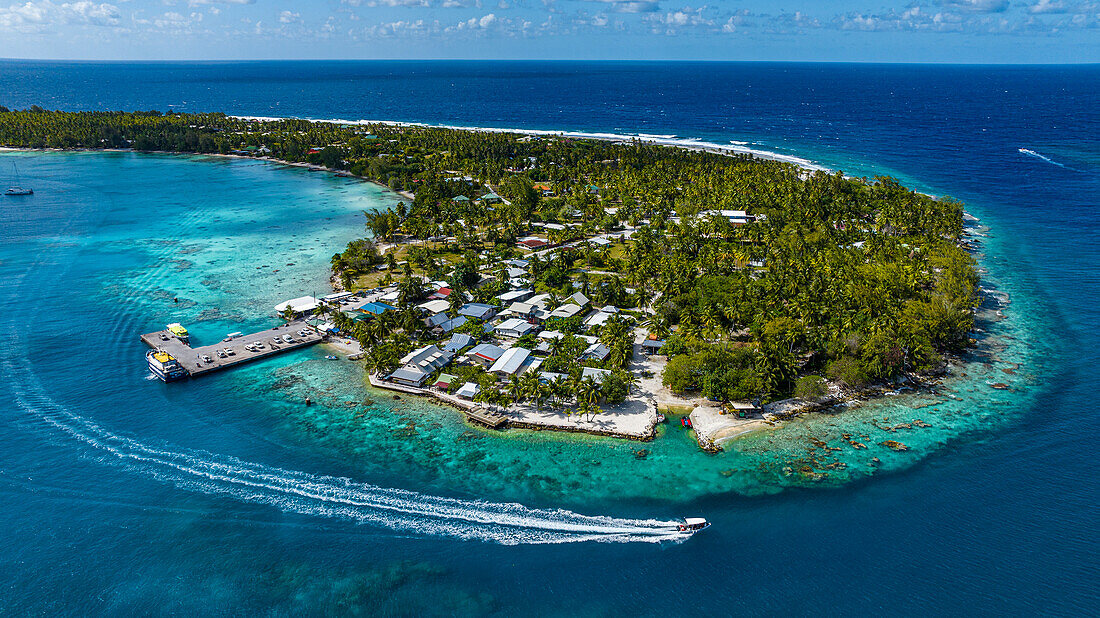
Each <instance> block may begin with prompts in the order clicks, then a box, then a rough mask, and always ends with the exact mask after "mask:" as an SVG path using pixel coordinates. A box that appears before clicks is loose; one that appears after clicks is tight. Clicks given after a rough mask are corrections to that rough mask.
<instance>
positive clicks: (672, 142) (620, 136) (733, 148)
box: [232, 116, 831, 172]
mask: <svg viewBox="0 0 1100 618" xmlns="http://www.w3.org/2000/svg"><path fill="white" fill-rule="evenodd" d="M232 117H233V118H239V119H241V120H257V121H278V120H308V121H309V122H328V123H332V124H347V125H368V124H378V125H386V126H392V127H427V128H436V129H455V130H460V131H481V132H484V133H515V134H517V135H537V136H559V137H573V138H578V139H598V140H605V141H615V142H617V141H627V142H628V141H631V140H637V141H639V142H646V143H650V144H658V145H661V146H675V147H678V148H687V149H692V150H707V151H712V152H718V153H720V154H750V155H752V156H754V157H759V158H761V159H771V160H773V161H782V162H784V163H791V164H794V165H797V166H798V167H802V168H805V169H808V170H811V171H824V172H828V171H831V170H829V168H827V167H825V166H823V165H820V164H817V163H814V162H813V161H810V160H809V159H804V158H802V157H796V156H794V155H785V154H779V153H777V152H771V151H769V150H759V149H755V148H748V147H746V146H745V145H744V144H745V142H735V141H731V142H730V143H729V144H718V143H714V142H705V141H703V140H701V139H700V138H697V137H692V138H680V137H676V136H675V135H670V136H665V135H647V134H645V133H638V134H634V135H630V134H624V133H601V132H587V131H549V130H544V129H510V128H503V127H468V126H461V125H447V124H429V123H424V122H400V121H395V120H345V119H342V118H325V119H313V118H279V117H275V116H232Z"/></svg>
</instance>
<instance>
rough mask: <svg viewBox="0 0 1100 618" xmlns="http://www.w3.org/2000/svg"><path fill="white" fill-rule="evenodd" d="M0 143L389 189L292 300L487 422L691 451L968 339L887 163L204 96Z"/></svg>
mask: <svg viewBox="0 0 1100 618" xmlns="http://www.w3.org/2000/svg"><path fill="white" fill-rule="evenodd" d="M0 144H4V145H5V146H8V147H19V148H63V149H78V148H87V149H133V150H137V151H162V152H163V151H166V152H178V153H200V154H220V155H234V156H248V157H259V158H264V159H269V160H274V161H279V162H284V163H291V164H298V165H308V166H311V167H313V168H315V169H327V170H331V171H334V172H336V173H338V174H341V175H347V176H357V177H361V178H364V179H367V180H371V181H374V182H378V183H382V184H384V185H386V186H388V187H390V188H391V189H393V190H394V191H397V192H399V193H400V194H401V195H402V196H404V198H405V200H406V201H402V202H400V203H397V204H396V205H394V206H393V207H391V208H388V209H386V210H383V211H378V212H369V213H366V215H367V226H366V227H367V231H368V232H369V235H368V236H367V237H365V238H361V239H357V240H354V241H352V242H350V243H348V245H347V247H346V248H344V250H343V251H341V252H339V253H336V254H335V255H333V257H332V269H333V283H334V287H335V288H336V290H337V293H335V294H333V295H331V296H329V297H326V299H324V300H323V301H317V302H315V303H305V304H304V305H303V304H301V303H299V306H305V307H309V309H308V311H309V312H310V313H311V315H308V316H298V317H307V318H310V319H311V320H312V321H311V323H312V324H313V326H314V327H315V328H318V329H320V330H324V331H328V332H330V333H331V335H332V336H335V337H338V338H344V339H345V340H346V341H347V342H348V343H349V344H350V345H353V346H358V347H359V349H361V350H362V362H363V365H364V368H365V371H366V372H367V373H368V374H369V376H370V381H371V383H372V384H374V385H376V386H380V387H384V388H390V389H395V390H401V391H404V392H409V393H416V394H421V395H429V396H433V397H436V398H437V399H441V400H443V401H446V402H448V403H451V404H453V405H456V406H458V407H460V408H463V409H466V410H469V411H474V412H475V413H474V414H471V415H470V416H471V418H474V419H475V420H479V421H482V422H485V423H487V424H490V425H494V426H502V425H505V424H511V425H513V426H519V427H529V428H548V429H558V430H566V431H581V432H587V433H596V434H603V435H611V436H619V437H625V438H633V439H639V440H646V439H650V438H652V437H653V436H654V435H655V432H656V430H655V427H656V425H657V424H658V422H659V421H661V420H665V419H668V418H669V417H671V419H672V420H673V422H679V423H681V424H683V425H684V426H690V427H693V428H694V430H695V432H696V435H697V438H698V440H699V442H700V445H701V446H703V447H704V448H706V449H708V450H716V449H720V448H721V445H722V443H723V442H726V441H728V440H731V439H734V438H736V437H738V436H741V435H744V434H745V433H747V432H751V431H755V430H759V429H764V428H767V427H768V426H769V425H774V424H775V423H778V422H782V421H783V420H785V419H787V418H790V417H792V416H795V415H797V414H799V413H801V412H804V411H807V410H812V409H819V408H822V407H828V406H834V405H837V404H842V403H844V402H845V401H846V400H847V399H849V398H852V397H855V396H866V395H867V394H868V393H873V392H875V391H876V389H877V390H879V391H881V390H883V389H884V388H886V387H887V385H889V386H888V387H889V388H896V387H897V385H899V384H906V385H908V386H907V387H919V386H920V385H922V384H924V385H927V384H929V383H934V382H935V381H936V380H937V379H938V377H937V376H940V375H942V374H944V373H945V372H947V371H948V368H949V366H950V364H949V362H948V361H949V360H950V359H951V358H952V356H953V355H956V354H958V353H960V352H962V351H963V350H964V349H965V348H966V347H968V346H970V345H972V344H973V343H974V340H973V339H971V331H972V330H973V328H974V315H975V309H976V308H977V307H978V306H979V303H980V300H981V297H980V296H979V294H978V287H977V284H978V275H977V271H976V268H975V263H974V260H973V258H972V257H971V255H970V254H969V253H968V250H967V242H966V240H965V239H964V213H963V208H962V204H961V203H959V202H957V201H955V200H952V199H949V198H944V199H936V198H933V197H931V196H927V195H923V194H919V193H916V192H913V191H911V190H908V189H906V188H905V187H903V186H901V185H900V184H899V183H898V182H897V181H895V180H894V179H891V178H887V177H877V178H874V179H863V178H849V177H845V176H844V175H843V174H841V173H839V172H836V173H830V172H826V171H821V170H809V169H806V168H804V167H799V166H797V165H794V164H792V163H789V162H784V161H779V160H776V159H769V158H766V157H761V156H754V155H751V154H743V153H729V152H713V151H710V150H707V149H705V148H683V147H669V146H663V145H658V144H653V143H646V142H643V141H639V140H627V139H624V140H619V141H615V140H601V139H576V138H570V137H565V136H554V135H544V134H540V135H531V134H522V133H504V132H496V131H492V132H489V131H475V130H460V129H448V128H436V127H426V126H410V125H398V124H386V123H378V124H339V123H331V122H313V121H306V120H294V119H282V120H276V119H243V118H234V117H230V116H226V115H224V114H161V113H159V112H135V113H123V112H79V113H67V112H47V111H44V110H40V109H31V110H26V111H7V110H0ZM299 300H301V299H299ZM290 312H293V309H291V310H290ZM287 317H290V315H289V313H288V315H287ZM889 446H890V447H891V448H897V449H903V448H905V445H904V444H902V443H900V442H899V443H896V444H895V445H889ZM857 448H858V446H857ZM641 452H642V453H644V450H643V451H641ZM643 456H644V455H643Z"/></svg>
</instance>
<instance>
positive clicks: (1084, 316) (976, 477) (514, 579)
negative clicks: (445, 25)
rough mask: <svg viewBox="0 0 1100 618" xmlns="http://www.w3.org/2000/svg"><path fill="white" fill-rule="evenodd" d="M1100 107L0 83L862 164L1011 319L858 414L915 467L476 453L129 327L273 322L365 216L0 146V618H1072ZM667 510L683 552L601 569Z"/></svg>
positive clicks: (279, 375) (354, 186) (285, 174)
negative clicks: (910, 419)
mask: <svg viewBox="0 0 1100 618" xmlns="http://www.w3.org/2000/svg"><path fill="white" fill-rule="evenodd" d="M1097 93H1100V66H1095V65H1094V66H1029V67H1014V66H932V65H919V66H918V65H844V64H770V63H746V64H741V63H731V64H724V63H608V62H600V63H581V62H554V63H549V62H547V63H540V62H515V63H512V62H444V61H440V62H251V63H202V64H182V63H180V64H176V63H147V64H114V63H107V64H96V63H59V62H31V61H0V105H5V106H7V107H9V108H24V107H27V106H30V105H34V104H37V105H41V106H42V107H45V108H50V109H63V110H116V109H121V110H134V109H141V110H146V109H158V110H162V111H168V110H176V111H224V112H227V113H231V114H239V115H250V116H295V117H303V118H312V119H344V120H362V119H372V120H394V121H407V122H421V123H429V124H440V125H454V126H468V127H500V128H515V129H537V130H562V131H577V132H591V133H618V134H626V135H639V134H644V135H654V136H664V137H668V138H673V137H674V138H677V139H690V140H698V141H700V142H709V143H715V144H722V145H730V144H735V145H740V146H744V147H747V148H752V149H757V150H761V151H768V152H772V153H778V154H781V155H785V156H791V157H799V158H803V159H806V160H808V161H810V162H813V163H814V164H817V165H820V166H823V167H827V168H830V169H838V170H843V171H844V172H846V173H849V174H854V175H860V176H871V175H876V174H889V175H892V176H896V177H898V178H900V179H901V180H902V181H903V182H905V183H906V184H908V185H910V186H912V187H914V188H916V189H918V190H922V191H926V192H929V193H932V194H936V195H951V196H954V197H956V198H958V199H961V200H963V201H964V202H965V203H966V204H967V210H968V211H969V212H970V213H972V214H973V215H975V216H976V217H978V218H979V219H980V220H981V227H980V228H978V230H979V232H981V233H982V234H984V237H981V238H980V241H981V242H980V254H979V255H978V258H979V262H980V265H981V267H982V268H983V269H984V270H983V272H984V281H983V285H985V286H987V287H990V288H995V289H996V290H997V292H998V293H1000V294H1004V295H1007V296H1008V298H1009V299H1010V302H1009V304H1008V306H1007V307H1006V308H1005V309H1004V314H1005V319H1004V320H1003V321H999V322H995V323H989V324H983V327H982V328H983V331H982V333H979V338H980V339H983V341H984V342H986V343H988V345H990V346H991V347H992V348H993V349H994V350H995V352H994V353H990V354H989V355H988V356H983V357H981V358H976V359H972V360H973V364H972V365H971V366H970V367H969V368H968V369H967V372H968V374H967V375H965V376H959V378H958V381H957V383H956V384H957V385H956V386H955V387H954V391H953V392H952V394H951V395H949V396H950V398H951V400H950V401H947V402H942V401H941V402H931V401H929V402H920V403H919V404H918V403H915V402H914V401H912V400H909V399H904V398H899V399H898V400H897V402H895V403H883V404H881V406H880V407H879V408H870V411H868V412H865V414H868V415H870V414H874V415H877V416H880V417H881V416H884V415H886V414H889V415H891V416H892V417H894V418H900V417H902V416H904V415H906V414H913V413H914V412H913V411H912V409H914V408H917V407H919V409H920V414H922V415H925V416H924V417H923V418H925V419H932V424H933V428H931V429H929V430H928V432H927V433H924V434H921V436H924V437H919V436H914V437H912V438H911V439H906V441H907V442H911V443H912V444H913V445H915V446H916V448H914V449H913V452H912V453H909V454H906V455H905V456H897V458H895V459H893V460H889V461H886V460H884V465H883V466H882V468H881V469H878V471H877V472H871V471H869V470H870V469H869V468H868V471H866V472H865V473H861V472H859V471H858V469H857V467H856V466H852V472H851V474H850V476H849V477H847V480H846V481H845V482H840V483H834V484H827V486H815V487H801V486H798V487H792V486H790V485H785V484H784V483H783V482H781V480H776V479H771V478H769V477H764V476H760V475H755V474H754V473H752V472H751V471H749V470H747V468H748V466H747V465H745V464H744V462H747V461H751V462H764V461H765V460H766V458H767V457H769V456H770V454H768V453H765V452H763V451H765V450H766V447H764V446H763V444H761V443H752V442H751V441H750V442H749V443H747V446H744V447H742V448H741V449H740V452H734V453H728V454H722V455H719V456H715V457H711V456H707V455H703V454H702V453H697V452H695V450H693V447H692V446H691V441H690V438H688V437H687V436H686V435H684V434H674V433H672V432H670V433H669V434H668V435H663V436H662V437H660V438H659V439H658V440H657V441H655V442H654V443H653V446H652V448H653V451H654V455H653V456H652V457H650V459H649V460H647V461H645V462H636V461H635V460H634V458H633V457H631V456H630V451H629V448H630V445H622V444H619V443H616V442H613V441H607V440H602V439H590V440H586V439H578V438H575V437H572V436H566V437H562V436H546V435H529V434H525V433H523V432H511V431H510V432H507V433H506V434H504V435H499V436H498V435H492V434H488V433H487V432H480V431H475V430H471V429H470V428H468V427H466V426H464V425H463V424H462V423H461V422H460V421H458V420H457V419H456V418H455V416H456V415H454V414H453V412H450V411H448V410H445V409H439V408H435V407H433V406H430V405H424V404H420V403H413V402H404V403H401V404H395V403H393V402H389V401H381V395H380V394H378V393H373V392H369V391H368V390H366V389H364V387H363V386H362V385H361V384H360V376H359V372H358V371H357V369H356V368H355V366H353V365H351V364H350V363H344V362H340V363H332V362H329V361H325V360H324V359H323V355H324V354H325V351H324V350H322V349H321V348H316V349H314V350H305V351H302V352H296V353H294V354H290V355H287V356H286V357H281V358H278V359H273V360H271V361H265V362H264V363H260V364H256V365H251V366H248V367H245V368H242V369H239V370H234V371H233V372H230V373H225V374H221V375H216V376H211V377H208V378H204V379H201V380H191V381H188V382H185V383H180V384H172V385H165V384H162V383H160V382H158V381H154V380H149V379H146V378H147V376H146V369H145V367H144V362H143V361H144V358H143V352H144V348H143V346H142V345H141V343H140V341H138V339H137V337H138V335H140V334H141V333H143V332H149V331H152V330H156V329H159V328H162V327H163V324H164V323H166V322H169V321H177V320H178V321H184V322H185V323H186V324H187V325H188V326H189V327H190V328H191V330H192V332H193V333H194V334H195V336H196V338H198V339H200V340H202V341H211V340H215V339H216V338H219V337H221V336H223V335H224V333H226V332H229V331H231V330H245V329H248V328H261V327H263V326H264V325H266V324H269V323H270V322H271V318H270V315H271V309H270V308H271V307H272V306H273V305H274V304H275V303H276V302H278V301H280V300H284V299H286V298H290V297H293V296H298V295H301V294H309V293H317V292H323V291H325V285H326V280H327V264H328V258H329V256H331V254H332V253H333V252H334V251H336V250H338V249H339V247H340V246H342V245H343V244H344V243H346V242H347V241H348V240H350V239H352V238H355V237H356V236H357V235H360V234H361V233H362V215H361V211H362V210H364V209H370V208H373V207H378V206H384V205H389V204H390V203H392V202H393V201H396V199H398V198H397V197H396V196H394V195H392V194H390V193H389V192H388V191H387V190H385V189H383V188H380V187H376V186H374V185H370V184H367V183H359V182H355V181H349V180H347V179H339V178H335V177H332V176H329V175H321V174H315V173H310V172H307V171H305V170H302V169H300V168H289V167H284V166H278V165H273V164H268V163H262V162H256V161H248V160H230V159H225V158H217V157H183V156H171V155H140V154H135V153H47V152H36V153H24V152H0V177H3V178H4V180H6V177H4V175H6V174H7V173H8V170H9V169H10V167H11V163H12V162H15V163H17V164H18V168H19V171H20V174H21V176H22V179H23V182H24V183H26V184H29V185H31V186H33V187H34V189H35V191H36V194H35V195H34V196H33V197H31V198H9V197H5V198H0V199H3V200H4V201H3V202H2V203H0V499H2V500H3V501H4V503H5V507H4V508H3V509H2V510H0V579H2V580H3V581H4V582H5V583H4V585H3V586H2V587H0V613H5V614H13V615H23V614H37V615H80V616H83V615H102V614H110V615H117V614H141V615H149V614H158V615H159V614H219V615H220V614H244V615H254V614H266V615H303V614H304V615H333V614H344V613H359V614H383V615H417V616H422V615H448V616H449V615H485V614H490V615H501V616H511V615H548V616H549V615H569V616H576V615H592V616H666V615H742V614H751V615H789V614H796V615H806V614H816V615H822V614H824V615H853V614H883V613H887V612H889V613H898V614H903V615H958V614H964V613H966V614H980V615H1005V614H1008V615H1033V614H1059V615H1082V614H1083V615H1096V614H1100V601H1098V599H1097V593H1096V590H1097V587H1098V585H1100V551H1098V550H1100V542H1098V538H1100V516H1098V513H1100V510H1098V508H1097V506H1096V505H1097V501H1098V498H1100V480H1098V479H1100V476H1098V475H1097V472H1096V469H1095V462H1094V461H1093V460H1092V459H1091V458H1092V457H1093V456H1096V454H1097V452H1098V450H1097V446H1096V445H1097V444H1098V441H1100V418H1098V415H1097V412H1096V410H1097V406H1096V403H1095V395H1096V393H1097V392H1100V377H1098V376H1100V373H1098V372H1097V370H1096V366H1095V365H1096V362H1095V361H1096V358H1097V350H1100V335H1098V331H1097V327H1096V325H1097V324H1098V323H1100V240H1098V238H1100V220H1098V218H1100V211H1098V209H1100V97H1098V96H1097ZM173 298H179V299H180V300H181V302H179V303H175V302H173V300H172V299H173ZM990 342H992V343H990ZM993 382H1006V383H1008V384H1009V385H1010V386H1011V388H1010V390H1008V391H1002V390H993V389H991V388H989V384H990V383H993ZM948 390H950V389H948ZM305 396H312V397H314V398H315V399H316V400H318V401H319V402H320V404H319V405H317V406H313V407H312V408H310V409H308V410H306V409H304V408H303V406H302V405H301V399H302V398H303V397H305ZM859 414H860V412H858V411H855V412H853V413H852V415H853V416H852V417H851V418H847V419H846V418H844V417H843V416H842V417H841V418H839V419H838V418H820V419H807V420H806V421H804V422H802V423H801V424H797V423H796V424H794V425H792V427H791V428H790V429H785V430H782V431H780V432H777V433H776V442H777V443H782V444H783V445H784V446H783V447H782V448H788V449H791V448H795V447H794V446H793V445H795V444H802V443H804V442H805V436H806V435H820V434H817V433H815V432H828V431H836V429H835V428H836V427H837V426H847V425H844V423H849V424H851V423H860V422H863V421H862V420H860V417H859ZM830 428H832V429H830ZM799 432H803V433H799ZM800 440H801V441H800ZM776 448H780V447H776ZM733 450H735V451H737V450H738V449H733ZM884 457H885V456H884ZM723 458H725V459H723ZM753 458H755V459H753ZM414 492H415V493H414ZM521 504H522V506H520V505H521ZM559 508H561V509H567V510H565V511H557V510H555V509H559ZM692 515H702V516H704V517H707V518H708V519H709V520H710V521H712V522H714V524H715V525H714V526H713V527H712V528H711V529H710V530H707V531H706V532H705V533H703V534H700V535H698V536H697V537H696V538H693V539H692V540H690V541H689V542H686V543H682V544H673V543H662V544H653V543H642V542H628V543H621V542H614V541H617V540H626V538H627V537H632V535H634V532H630V530H635V529H644V528H645V526H647V525H650V523H647V522H650V521H651V520H667V519H670V518H675V517H681V516H692ZM610 529H624V530H628V531H627V532H624V533H622V534H612V533H609V530H610ZM578 537H585V538H590V539H591V540H588V541H582V542H565V541H575V540H577V538H578ZM601 541H602V542H601Z"/></svg>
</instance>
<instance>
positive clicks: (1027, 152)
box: [1017, 148, 1070, 169]
mask: <svg viewBox="0 0 1100 618" xmlns="http://www.w3.org/2000/svg"><path fill="white" fill-rule="evenodd" d="M1017 150H1018V151H1019V153H1020V154H1022V155H1025V156H1028V157H1034V158H1036V159H1039V160H1041V161H1046V162H1047V163H1050V164H1051V165H1057V166H1058V167H1065V168H1066V169H1070V168H1068V167H1066V166H1065V165H1063V164H1062V163H1059V162H1057V161H1055V160H1054V159H1051V158H1050V157H1047V156H1045V155H1041V154H1039V153H1037V152H1035V151H1034V150H1029V149H1027V148H1018V149H1017Z"/></svg>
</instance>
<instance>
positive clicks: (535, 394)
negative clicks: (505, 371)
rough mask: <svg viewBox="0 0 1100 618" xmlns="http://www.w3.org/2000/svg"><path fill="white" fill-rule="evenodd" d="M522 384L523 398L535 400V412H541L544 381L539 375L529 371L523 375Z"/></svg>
mask: <svg viewBox="0 0 1100 618" xmlns="http://www.w3.org/2000/svg"><path fill="white" fill-rule="evenodd" d="M519 381H520V382H521V384H522V390H523V396H524V398H525V399H528V400H534V402H535V411H536V412H537V411H539V410H540V409H541V406H542V395H543V392H544V391H543V389H542V381H541V380H539V376H538V374H536V373H535V372H533V371H528V372H527V373H525V374H523V375H522V376H521V377H520V380H519Z"/></svg>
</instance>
